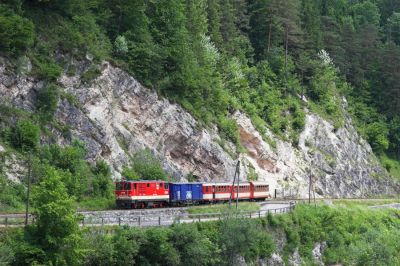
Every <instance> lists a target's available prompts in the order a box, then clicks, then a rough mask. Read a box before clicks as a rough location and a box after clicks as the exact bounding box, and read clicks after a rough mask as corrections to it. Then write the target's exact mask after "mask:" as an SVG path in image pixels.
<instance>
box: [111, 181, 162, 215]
mask: <svg viewBox="0 0 400 266" xmlns="http://www.w3.org/2000/svg"><path fill="white" fill-rule="evenodd" d="M115 196H116V198H117V206H118V207H120V208H146V207H163V206H166V205H168V202H169V184H168V183H166V182H164V181H121V182H117V183H116V190H115Z"/></svg>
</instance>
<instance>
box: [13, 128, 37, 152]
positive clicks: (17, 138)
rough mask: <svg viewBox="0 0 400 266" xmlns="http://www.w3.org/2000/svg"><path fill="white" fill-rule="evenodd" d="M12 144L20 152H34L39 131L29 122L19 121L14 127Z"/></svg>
mask: <svg viewBox="0 0 400 266" xmlns="http://www.w3.org/2000/svg"><path fill="white" fill-rule="evenodd" d="M13 131H14V132H13V136H12V143H13V145H14V147H16V148H18V149H20V150H22V151H32V150H35V149H36V148H37V146H38V144H39V137H40V129H39V127H38V126H37V125H35V124H34V123H32V122H31V121H29V120H20V121H18V122H17V124H16V125H15V127H14V130H13Z"/></svg>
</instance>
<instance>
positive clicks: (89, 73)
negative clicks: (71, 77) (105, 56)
mask: <svg viewBox="0 0 400 266" xmlns="http://www.w3.org/2000/svg"><path fill="white" fill-rule="evenodd" d="M100 74H101V70H100V68H99V66H97V65H91V66H90V67H89V69H88V70H86V72H85V73H83V74H82V76H81V78H82V81H83V82H85V83H89V82H90V81H92V80H94V79H95V78H97V77H98V76H99V75H100Z"/></svg>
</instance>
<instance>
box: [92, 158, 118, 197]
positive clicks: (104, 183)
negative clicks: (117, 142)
mask: <svg viewBox="0 0 400 266" xmlns="http://www.w3.org/2000/svg"><path fill="white" fill-rule="evenodd" d="M93 173H94V174H95V178H94V180H93V195H94V196H97V197H101V198H108V199H110V198H114V190H113V188H114V183H113V182H112V179H111V169H110V167H109V166H108V164H107V163H106V162H105V161H103V160H101V161H97V162H96V166H95V167H94V169H93Z"/></svg>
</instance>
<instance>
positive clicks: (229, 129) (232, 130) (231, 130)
mask: <svg viewBox="0 0 400 266" xmlns="http://www.w3.org/2000/svg"><path fill="white" fill-rule="evenodd" d="M218 122H219V123H218V126H219V129H220V131H221V132H220V133H221V136H222V137H223V138H226V139H228V140H230V141H232V142H233V143H235V144H236V145H240V140H239V129H238V126H237V124H236V121H234V120H233V119H230V118H227V117H224V116H220V117H219V119H218Z"/></svg>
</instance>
